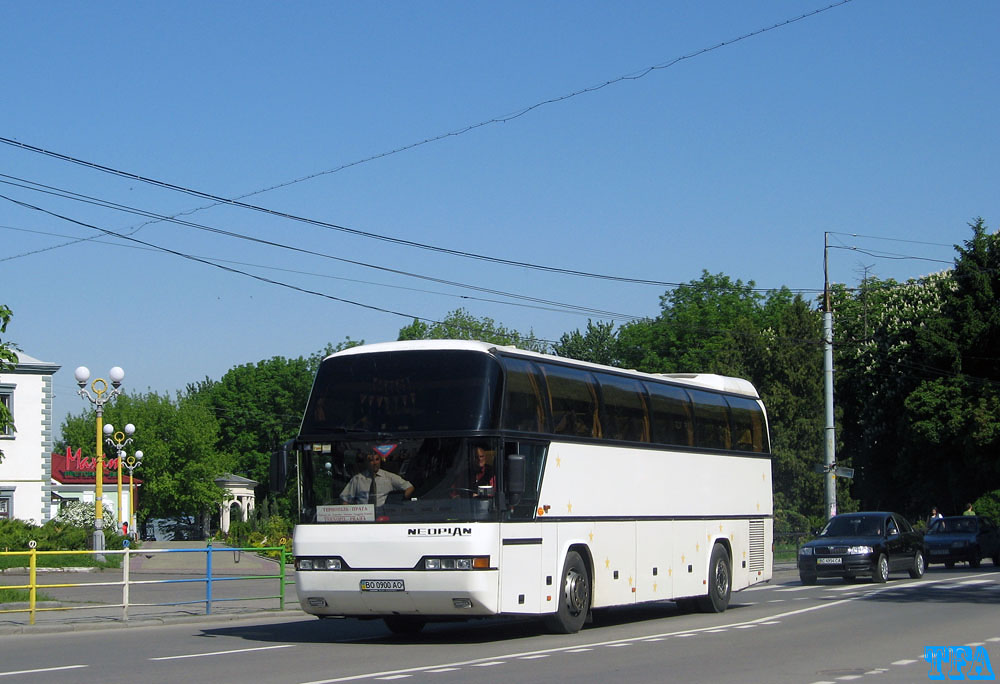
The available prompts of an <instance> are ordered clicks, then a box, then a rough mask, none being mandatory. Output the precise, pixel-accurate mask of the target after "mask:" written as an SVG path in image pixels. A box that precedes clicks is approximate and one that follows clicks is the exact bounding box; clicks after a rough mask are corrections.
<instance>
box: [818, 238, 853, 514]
mask: <svg viewBox="0 0 1000 684" xmlns="http://www.w3.org/2000/svg"><path fill="white" fill-rule="evenodd" d="M829 251H830V234H829V233H823V377H824V381H825V382H824V386H825V387H824V389H825V395H826V430H825V433H826V451H825V458H824V461H823V463H824V469H823V470H824V472H823V477H824V478H825V480H826V496H825V502H824V503H825V504H826V517H827V518H832V517H833V516H835V515H837V473H836V472H835V470H836V467H837V453H836V450H837V434H836V428H835V426H834V421H833V304H832V302H831V301H830V271H829V267H828V261H829V259H828V254H829ZM852 474H853V473H852Z"/></svg>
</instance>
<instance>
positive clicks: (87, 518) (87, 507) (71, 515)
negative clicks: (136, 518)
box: [55, 501, 118, 530]
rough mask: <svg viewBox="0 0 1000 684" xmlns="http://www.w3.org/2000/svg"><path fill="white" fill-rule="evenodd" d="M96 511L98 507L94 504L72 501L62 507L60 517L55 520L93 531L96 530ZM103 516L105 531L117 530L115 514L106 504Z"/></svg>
mask: <svg viewBox="0 0 1000 684" xmlns="http://www.w3.org/2000/svg"><path fill="white" fill-rule="evenodd" d="M95 509H96V506H95V505H94V504H92V503H87V502H86V501H71V502H70V503H68V504H66V505H64V506H63V507H62V510H60V511H59V515H57V516H56V518H55V519H56V520H61V521H63V522H68V523H69V524H71V525H75V526H77V527H83V528H86V529H91V530H92V529H94V519H95V516H94V513H96V510H95ZM102 515H103V516H104V529H105V530H114V529H117V527H118V521H117V520H116V519H115V514H114V513H113V512H112V511H111V509H110V508H109V507H108V505H107V504H104V506H103V513H102Z"/></svg>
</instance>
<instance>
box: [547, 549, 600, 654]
mask: <svg viewBox="0 0 1000 684" xmlns="http://www.w3.org/2000/svg"><path fill="white" fill-rule="evenodd" d="M556 599H557V600H558V606H557V608H556V612H555V613H553V614H552V615H547V616H546V617H545V626H546V627H548V629H549V630H550V631H552V632H555V633H556V634H573V633H575V632H579V631H580V629H581V628H582V627H583V623H584V622H586V621H587V613H588V612H589V611H590V574H589V573H588V571H587V564H586V563H584V562H583V559H582V558H581V557H580V554H578V553H577V552H576V551H570V552H569V553H567V554H566V562H565V563H564V564H563V572H562V581H561V582H560V583H559V594H558V595H557V597H556Z"/></svg>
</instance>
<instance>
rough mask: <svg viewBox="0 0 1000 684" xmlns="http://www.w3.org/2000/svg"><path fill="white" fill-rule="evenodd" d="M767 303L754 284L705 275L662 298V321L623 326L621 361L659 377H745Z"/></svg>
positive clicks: (620, 335)
mask: <svg viewBox="0 0 1000 684" xmlns="http://www.w3.org/2000/svg"><path fill="white" fill-rule="evenodd" d="M762 301H763V295H761V294H759V293H757V292H756V291H755V290H754V283H753V282H752V281H751V282H749V283H746V284H744V283H743V282H742V281H740V280H736V281H733V280H731V279H730V278H729V276H726V275H723V274H721V273H720V274H717V275H712V274H709V273H708V271H703V272H702V276H701V278H700V279H699V280H696V281H692V282H691V283H690V284H689V285H685V286H684V287H678V288H676V289H674V290H672V291H670V292H667V293H666V294H664V295H663V296H662V297H660V306H661V313H660V315H659V316H658V317H657V318H656V319H654V320H652V321H640V322H637V323H629V324H626V325H623V326H622V328H621V329H620V330H619V334H618V338H619V344H620V351H621V356H622V358H621V361H622V363H623V364H624V365H626V366H628V367H631V368H638V369H642V370H646V371H649V372H654V373H721V374H724V375H734V376H740V377H745V376H746V375H747V367H746V364H745V363H744V353H743V352H744V349H745V348H746V346H747V344H748V343H749V342H750V341H751V340H752V339H753V337H754V336H755V335H756V332H757V328H758V326H757V325H756V324H755V318H757V317H758V316H759V314H760V307H761V304H762Z"/></svg>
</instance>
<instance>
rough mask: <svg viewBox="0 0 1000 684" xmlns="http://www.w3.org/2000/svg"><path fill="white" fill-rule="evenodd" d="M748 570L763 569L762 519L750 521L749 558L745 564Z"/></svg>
mask: <svg viewBox="0 0 1000 684" xmlns="http://www.w3.org/2000/svg"><path fill="white" fill-rule="evenodd" d="M747 569H748V570H749V571H750V572H761V571H763V570H764V521H763V520H751V521H750V559H749V563H748V566H747Z"/></svg>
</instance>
